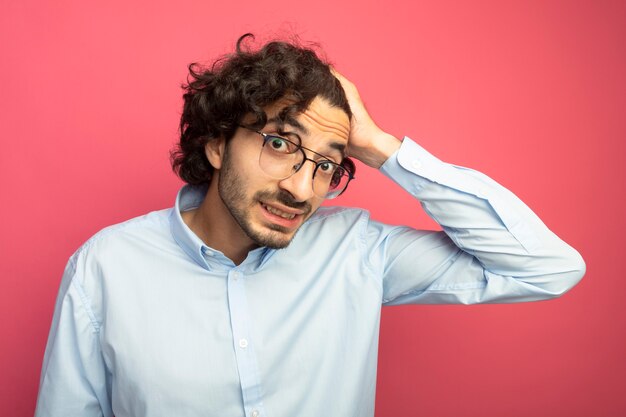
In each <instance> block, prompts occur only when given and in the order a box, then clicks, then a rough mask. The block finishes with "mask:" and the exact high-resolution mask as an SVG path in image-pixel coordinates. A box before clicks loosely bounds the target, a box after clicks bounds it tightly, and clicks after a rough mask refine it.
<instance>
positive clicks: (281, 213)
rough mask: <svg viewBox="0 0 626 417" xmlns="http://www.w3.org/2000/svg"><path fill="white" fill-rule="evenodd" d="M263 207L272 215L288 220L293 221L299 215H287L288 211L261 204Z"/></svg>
mask: <svg viewBox="0 0 626 417" xmlns="http://www.w3.org/2000/svg"><path fill="white" fill-rule="evenodd" d="M261 206H263V208H264V209H265V210H267V211H268V212H270V213H272V214H273V215H275V216H278V217H281V218H283V219H286V220H293V219H294V218H295V217H296V216H297V215H298V214H297V213H287V212H286V211H282V210H280V209H277V208H276V207H273V206H268V205H267V204H264V203H261Z"/></svg>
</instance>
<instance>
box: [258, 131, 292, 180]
mask: <svg viewBox="0 0 626 417" xmlns="http://www.w3.org/2000/svg"><path fill="white" fill-rule="evenodd" d="M299 149H300V147H299V146H298V145H297V144H295V143H293V142H292V141H290V140H288V139H285V138H281V137H279V136H272V135H265V136H264V137H263V147H262V148H261V154H260V156H259V165H260V166H261V169H262V170H263V172H265V173H266V174H267V175H269V176H271V177H273V178H276V179H285V178H287V177H289V176H290V175H292V174H293V173H294V172H295V171H296V170H297V169H298V167H299V166H300V165H301V164H302V160H303V159H302V158H303V155H302V152H299Z"/></svg>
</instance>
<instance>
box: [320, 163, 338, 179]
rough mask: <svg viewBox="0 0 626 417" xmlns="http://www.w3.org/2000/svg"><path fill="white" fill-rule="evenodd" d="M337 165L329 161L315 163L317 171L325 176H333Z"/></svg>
mask: <svg viewBox="0 0 626 417" xmlns="http://www.w3.org/2000/svg"><path fill="white" fill-rule="evenodd" d="M337 168H338V166H337V165H336V164H334V163H332V162H330V161H320V162H318V163H317V173H318V174H323V175H325V176H328V177H330V176H333V174H334V172H335V170H336V169H337Z"/></svg>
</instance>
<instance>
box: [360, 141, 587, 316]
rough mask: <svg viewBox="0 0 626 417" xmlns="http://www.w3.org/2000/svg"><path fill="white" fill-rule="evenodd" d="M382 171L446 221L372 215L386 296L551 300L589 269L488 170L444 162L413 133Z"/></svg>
mask: <svg viewBox="0 0 626 417" xmlns="http://www.w3.org/2000/svg"><path fill="white" fill-rule="evenodd" d="M381 171H382V173H383V174H385V175H386V176H388V177H389V178H391V179H392V180H393V181H395V182H396V183H398V184H399V185H400V186H401V187H403V188H404V189H405V190H406V191H408V192H409V193H410V194H411V195H413V196H414V197H415V198H417V199H418V200H419V201H420V203H421V205H422V207H423V208H424V210H425V211H426V213H427V214H428V215H429V216H430V217H432V218H433V219H434V220H435V221H436V222H437V223H438V224H439V225H440V226H441V227H442V229H443V231H440V232H434V231H423V230H415V229H411V228H408V227H398V226H389V225H384V224H382V223H378V222H373V221H370V222H369V223H368V227H367V236H366V242H367V251H368V253H367V260H368V262H369V265H370V267H371V268H373V269H374V270H375V271H376V272H377V273H378V275H379V276H380V275H382V277H383V281H382V285H383V303H384V304H387V305H394V304H407V303H417V304H476V303H511V302H521V301H535V300H545V299H550V298H554V297H558V296H560V295H562V294H564V293H565V292H567V291H568V290H569V289H571V288H572V287H573V286H574V285H576V283H577V282H578V281H579V280H580V279H581V278H582V276H583V275H584V273H585V263H584V261H583V259H582V257H581V256H580V254H579V253H578V252H576V250H574V249H573V248H572V247H570V246H569V245H567V244H566V243H565V242H563V241H562V240H561V239H559V238H558V237H557V236H556V235H555V234H554V233H552V232H551V231H550V230H549V229H548V228H547V227H546V226H545V225H544V224H543V223H542V221H541V220H540V219H539V218H538V217H537V216H536V215H535V214H534V213H533V212H532V211H531V210H530V209H529V208H528V207H527V206H526V205H525V204H524V203H523V202H522V201H521V200H519V199H518V198H517V197H516V196H515V195H514V194H513V193H511V192H510V191H508V190H507V189H505V188H504V187H502V186H501V185H499V184H498V183H496V182H495V181H493V180H492V179H490V178H489V177H487V176H486V175H484V174H481V173H480V172H477V171H475V170H472V169H468V168H463V167H459V166H455V165H451V164H447V163H444V162H442V161H440V160H439V159H437V158H436V157H434V156H433V155H431V154H430V153H428V152H427V151H426V150H424V149H423V148H422V147H420V146H419V145H418V144H416V143H415V142H413V141H412V140H410V139H409V138H405V139H404V141H403V143H402V145H401V147H400V149H399V150H398V151H397V152H396V153H395V154H394V155H392V156H391V157H390V158H389V159H388V160H387V161H386V162H385V164H383V166H382V167H381Z"/></svg>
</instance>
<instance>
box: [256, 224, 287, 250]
mask: <svg viewBox="0 0 626 417" xmlns="http://www.w3.org/2000/svg"><path fill="white" fill-rule="evenodd" d="M266 229H270V230H269V231H267V230H265V231H262V232H261V231H259V232H253V233H248V236H249V237H250V238H251V239H252V240H253V241H254V242H255V243H256V244H257V245H259V246H265V247H268V248H270V249H284V248H286V247H287V246H289V244H290V243H291V241H292V240H293V238H294V237H295V235H296V233H297V230H296V231H295V232H288V231H286V230H285V229H284V228H283V227H281V226H278V225H275V224H273V225H269V226H266Z"/></svg>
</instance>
